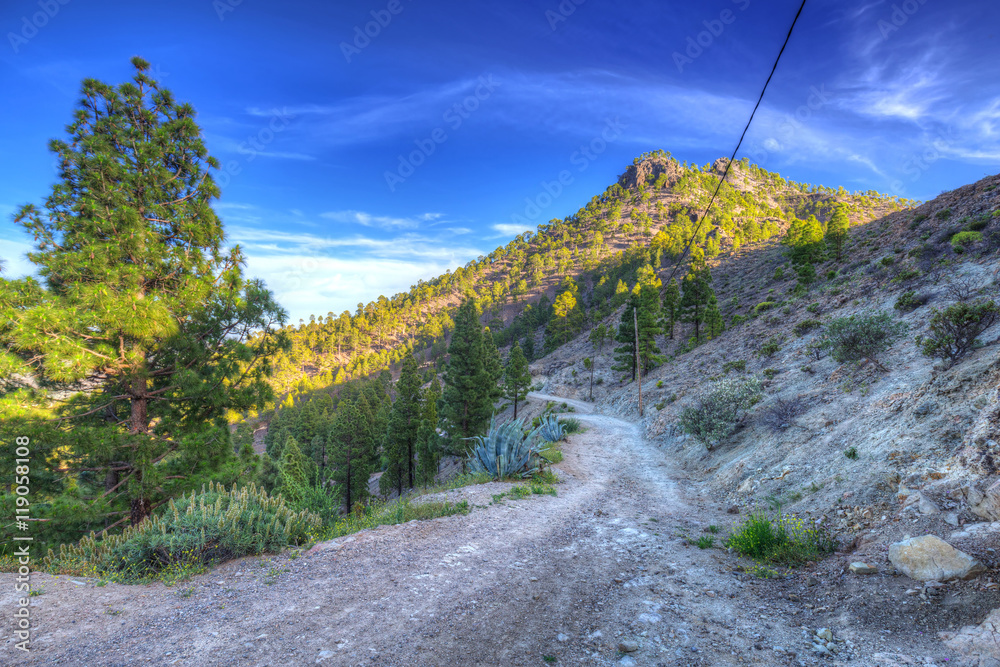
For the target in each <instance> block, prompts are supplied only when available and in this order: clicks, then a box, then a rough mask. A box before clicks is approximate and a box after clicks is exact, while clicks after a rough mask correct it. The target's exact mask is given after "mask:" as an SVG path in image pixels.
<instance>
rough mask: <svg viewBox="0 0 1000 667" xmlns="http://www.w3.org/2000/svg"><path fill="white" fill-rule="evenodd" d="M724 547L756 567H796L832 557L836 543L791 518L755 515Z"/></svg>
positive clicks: (763, 513) (821, 532) (745, 522)
mask: <svg viewBox="0 0 1000 667" xmlns="http://www.w3.org/2000/svg"><path fill="white" fill-rule="evenodd" d="M726 546H727V547H729V548H731V549H732V550H733V551H736V552H737V553H739V554H741V555H743V556H747V557H749V558H752V559H753V560H754V561H756V562H757V563H758V564H759V565H763V564H765V563H769V564H776V565H799V564H801V563H804V562H806V561H810V560H819V559H821V558H822V557H823V556H825V555H826V554H829V553H832V552H833V550H834V549H835V547H836V543H835V542H834V541H833V539H832V538H831V537H830V536H829V535H828V534H827V533H826V532H825V531H823V530H822V529H817V528H808V527H806V525H805V523H804V522H803V521H802V519H799V518H798V517H796V516H794V515H790V514H784V515H771V514H768V513H767V512H764V511H757V512H754V513H753V514H751V515H750V516H749V517H747V519H746V520H745V521H744V522H743V523H742V524H740V525H739V526H737V527H736V528H735V529H734V530H733V533H732V534H731V535H730V536H729V537H728V538H727V539H726Z"/></svg>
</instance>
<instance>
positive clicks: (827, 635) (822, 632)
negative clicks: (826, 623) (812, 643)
mask: <svg viewBox="0 0 1000 667" xmlns="http://www.w3.org/2000/svg"><path fill="white" fill-rule="evenodd" d="M816 636H817V637H819V638H820V639H825V640H826V641H828V642H832V641H833V631H832V630H830V628H820V629H819V630H817V631H816Z"/></svg>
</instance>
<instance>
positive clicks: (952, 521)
mask: <svg viewBox="0 0 1000 667" xmlns="http://www.w3.org/2000/svg"><path fill="white" fill-rule="evenodd" d="M944 522H945V523H946V524H948V525H949V526H955V527H958V512H948V513H947V514H945V515H944Z"/></svg>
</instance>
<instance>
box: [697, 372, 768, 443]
mask: <svg viewBox="0 0 1000 667" xmlns="http://www.w3.org/2000/svg"><path fill="white" fill-rule="evenodd" d="M761 387H762V383H761V381H760V379H759V378H755V377H748V378H724V379H722V380H719V381H718V382H716V383H715V384H713V385H712V386H711V387H710V388H709V389H708V390H707V391H706V392H705V393H704V394H702V395H701V396H700V397H699V398H698V402H697V404H696V405H694V406H692V407H688V408H685V409H684V410H683V411H681V415H680V425H681V428H682V429H683V430H684V431H685V432H686V433H689V434H691V435H692V436H694V437H695V438H696V439H697V440H698V441H700V442H701V443H702V444H704V445H705V447H706V448H708V449H712V447H714V446H715V445H717V444H719V443H720V442H721V441H723V440H724V439H725V438H727V437H729V435H731V434H732V433H733V432H734V431H735V430H736V427H737V426H738V425H739V423H740V421H742V420H743V417H745V416H746V413H747V411H748V410H750V408H751V407H753V406H754V405H755V404H756V403H757V402H758V401H759V400H760V397H761Z"/></svg>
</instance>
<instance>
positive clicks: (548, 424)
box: [538, 414, 566, 442]
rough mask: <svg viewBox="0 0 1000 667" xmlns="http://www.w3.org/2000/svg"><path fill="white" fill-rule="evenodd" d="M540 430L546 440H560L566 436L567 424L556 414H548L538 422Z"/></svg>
mask: <svg viewBox="0 0 1000 667" xmlns="http://www.w3.org/2000/svg"><path fill="white" fill-rule="evenodd" d="M538 432H539V434H540V435H541V436H542V438H543V439H544V440H545V441H546V442H559V441H560V440H562V439H563V438H565V437H566V425H565V424H562V423H560V421H559V418H558V417H556V416H555V415H553V414H548V415H545V416H544V417H542V420H541V423H539V424H538Z"/></svg>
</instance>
